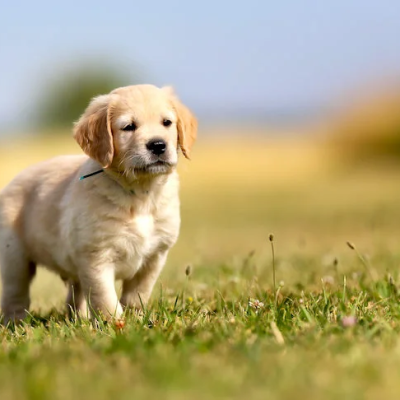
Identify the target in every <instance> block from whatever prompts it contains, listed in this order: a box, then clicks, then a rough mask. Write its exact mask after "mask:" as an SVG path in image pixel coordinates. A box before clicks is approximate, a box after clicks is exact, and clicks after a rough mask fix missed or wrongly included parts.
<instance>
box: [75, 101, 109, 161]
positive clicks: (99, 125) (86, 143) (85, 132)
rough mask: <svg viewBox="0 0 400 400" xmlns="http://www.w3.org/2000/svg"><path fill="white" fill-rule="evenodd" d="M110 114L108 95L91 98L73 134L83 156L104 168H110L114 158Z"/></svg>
mask: <svg viewBox="0 0 400 400" xmlns="http://www.w3.org/2000/svg"><path fill="white" fill-rule="evenodd" d="M110 114H111V113H110V95H102V96H98V97H95V98H93V99H92V101H91V102H90V104H89V106H88V107H87V109H86V110H85V112H84V113H83V115H82V116H81V117H80V119H79V120H78V121H77V122H76V123H75V126H74V134H73V135H74V138H75V140H76V141H77V142H78V144H79V146H81V148H82V150H83V151H84V152H85V154H87V155H88V156H89V157H90V158H93V159H94V160H96V161H97V162H99V163H100V164H101V165H102V166H103V167H104V168H107V167H109V166H110V164H111V162H112V159H113V156H114V144H113V137H112V131H111V121H110V119H111V118H110Z"/></svg>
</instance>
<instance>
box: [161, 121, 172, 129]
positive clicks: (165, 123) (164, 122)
mask: <svg viewBox="0 0 400 400" xmlns="http://www.w3.org/2000/svg"><path fill="white" fill-rule="evenodd" d="M162 124H163V125H164V126H166V127H168V126H171V125H172V121H170V120H169V119H164V120H163V122H162Z"/></svg>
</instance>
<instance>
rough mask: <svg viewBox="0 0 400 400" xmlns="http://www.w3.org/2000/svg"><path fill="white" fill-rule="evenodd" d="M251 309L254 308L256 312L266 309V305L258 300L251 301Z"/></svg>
mask: <svg viewBox="0 0 400 400" xmlns="http://www.w3.org/2000/svg"><path fill="white" fill-rule="evenodd" d="M249 307H251V308H254V310H256V311H258V310H260V309H261V308H263V307H264V303H263V302H262V301H260V300H257V299H250V300H249Z"/></svg>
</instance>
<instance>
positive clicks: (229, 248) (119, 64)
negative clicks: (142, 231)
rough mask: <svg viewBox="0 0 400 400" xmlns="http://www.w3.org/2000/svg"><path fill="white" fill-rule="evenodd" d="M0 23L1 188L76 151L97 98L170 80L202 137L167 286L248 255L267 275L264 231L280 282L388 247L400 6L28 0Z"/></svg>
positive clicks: (394, 180)
mask: <svg viewBox="0 0 400 400" xmlns="http://www.w3.org/2000/svg"><path fill="white" fill-rule="evenodd" d="M2 16H3V18H2V23H1V27H0V48H1V56H2V62H1V63H0V87H1V91H0V187H2V186H4V185H5V184H6V183H7V182H8V181H9V180H10V179H12V177H13V176H14V175H15V174H16V173H18V172H19V171H20V170H22V169H23V168H25V167H27V166H28V165H31V164H33V163H34V162H37V161H40V160H43V159H46V158H49V157H52V156H55V155H58V154H66V153H80V152H81V150H80V149H79V148H78V146H77V145H76V144H75V143H74V141H73V139H72V138H71V127H72V122H73V121H74V120H76V119H77V118H78V116H79V115H80V113H81V112H83V110H84V108H85V106H86V104H87V103H88V101H89V99H90V98H91V97H92V96H94V95H98V94H102V93H106V92H108V91H110V90H111V89H113V88H115V87H117V86H122V85H129V84H136V83H152V84H155V85H160V86H161V85H167V84H171V85H173V86H174V87H175V90H176V92H177V94H178V95H179V96H180V97H181V99H182V100H183V102H184V103H186V104H187V105H188V106H189V107H190V108H191V109H192V110H193V111H194V112H195V113H196V115H197V116H198V119H199V122H200V129H199V139H198V142H197V144H196V148H195V149H194V151H193V159H192V161H191V162H188V161H186V160H184V159H181V163H180V170H181V177H182V219H183V222H182V234H181V237H180V240H179V243H178V244H177V246H176V247H175V248H174V249H173V251H172V252H171V256H170V258H169V262H168V266H167V268H166V270H165V272H164V278H163V279H164V280H165V281H166V282H172V281H173V278H172V277H173V276H174V271H176V269H177V268H181V269H182V270H183V268H184V266H185V265H187V264H188V263H190V264H192V265H195V266H197V268H198V270H199V271H205V272H204V276H205V278H204V279H206V276H207V271H210V270H211V269H212V268H214V267H216V269H217V270H218V268H217V267H218V266H219V267H220V266H221V265H225V264H229V265H235V262H237V260H238V259H239V260H242V259H243V258H246V257H247V254H251V256H252V257H253V256H254V257H255V259H256V260H257V261H256V262H258V264H259V266H260V268H262V267H263V266H264V265H266V263H267V261H266V260H267V259H268V257H269V253H268V252H269V250H268V247H267V244H268V242H267V239H268V234H269V233H271V232H273V233H274V234H275V238H276V239H275V240H276V242H277V247H278V254H280V256H279V257H280V263H279V274H280V276H281V277H284V278H285V280H286V281H289V282H290V281H294V280H296V279H297V280H298V279H301V276H302V274H303V269H302V268H309V269H312V268H314V269H315V271H317V272H316V273H318V274H323V273H324V268H328V266H327V265H328V264H329V262H330V261H329V260H331V258H332V257H334V258H336V257H342V258H343V259H344V260H346V257H347V252H348V249H346V246H345V241H346V240H351V241H354V242H355V243H357V245H358V246H359V247H360V248H362V249H363V251H365V252H366V253H368V254H370V255H371V257H372V258H373V256H374V254H378V253H380V252H387V253H390V254H393V257H394V258H395V256H396V254H398V250H397V247H396V246H398V243H397V238H398V226H397V225H398V223H397V221H398V220H399V217H400V211H399V206H398V205H399V204H400V203H399V201H400V188H399V186H400V185H399V183H398V182H399V178H400V168H399V167H400V51H399V46H398V38H399V37H400V24H399V20H400V3H399V2H398V1H396V0H381V1H368V0H363V1H361V0H354V1H351V2H349V1H344V0H336V1H331V0H327V1H324V2H315V1H308V0H304V1H302V2H268V1H261V0H259V1H256V0H248V1H246V2H240V1H229V2H228V1H219V2H215V1H210V0H204V1H201V2H182V1H175V0H171V1H168V2H164V1H161V0H154V1H152V2H132V1H114V2H111V3H109V2H105V3H100V2H98V1H84V2H78V1H70V2H68V4H62V5H61V4H57V3H55V2H50V1H41V0H38V1H35V2H31V3H29V2H25V3H24V4H23V5H22V4H21V3H16V2H14V3H12V2H8V3H5V4H3V5H2ZM254 254H255V255H254ZM299 256H302V257H307V256H310V257H313V258H312V259H313V260H317V261H313V262H312V263H311V264H312V265H311V264H307V263H305V264H304V263H303V264H302V265H301V268H300V267H299V264H298V263H296V259H297V258H296V257H299ZM327 260H328V261H327ZM396 262H397V261H396ZM214 270H215V269H213V271H214ZM199 274H201V272H199ZM182 276H183V274H182ZM46 279H49V282H51V283H48V288H49V289H48V290H49V291H51V290H53V291H54V290H55V289H54V287H55V286H54V285H53V281H52V280H51V279H53V278H49V277H47V278H46ZM39 282H40V283H37V285H42V286H43V285H45V284H46V283H45V282H47V281H46V280H45V279H42V280H41V281H40V280H39ZM42 286H41V287H40V288H39V286H38V287H37V289H36V290H37V291H38V293H39V292H40V293H42V294H43V293H47V292H45V291H43V290H42ZM54 296H55V297H54V302H57V301H58V299H59V297H57V296H59V292H57V294H55V295H54ZM49 299H51V297H49V296H47V294H46V301H47V303H51V302H52V301H53V300H49ZM38 301H39V300H38ZM38 304H39V303H38ZM50 305H52V304H50ZM41 306H42V307H43V303H41Z"/></svg>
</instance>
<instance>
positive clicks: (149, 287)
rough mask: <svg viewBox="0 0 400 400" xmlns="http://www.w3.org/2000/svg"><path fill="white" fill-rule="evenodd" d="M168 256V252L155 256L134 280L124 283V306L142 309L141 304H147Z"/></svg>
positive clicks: (122, 301) (122, 298)
mask: <svg viewBox="0 0 400 400" xmlns="http://www.w3.org/2000/svg"><path fill="white" fill-rule="evenodd" d="M167 255H168V251H167V250H165V251H162V252H158V253H157V254H154V255H153V256H152V257H150V258H149V259H148V260H147V261H146V262H145V263H144V264H143V266H142V267H141V268H140V270H139V271H138V272H137V273H136V275H135V276H134V277H133V278H132V279H130V280H125V281H124V282H123V285H122V297H121V303H122V305H123V306H127V307H134V308H136V309H140V308H141V303H143V304H146V303H147V301H148V300H149V298H150V295H151V292H152V291H153V287H154V284H155V283H156V281H157V278H158V276H159V275H160V272H161V270H162V268H163V267H164V264H165V261H166V259H167Z"/></svg>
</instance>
